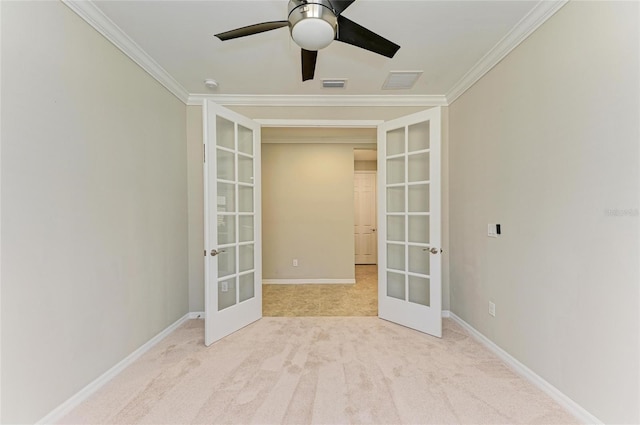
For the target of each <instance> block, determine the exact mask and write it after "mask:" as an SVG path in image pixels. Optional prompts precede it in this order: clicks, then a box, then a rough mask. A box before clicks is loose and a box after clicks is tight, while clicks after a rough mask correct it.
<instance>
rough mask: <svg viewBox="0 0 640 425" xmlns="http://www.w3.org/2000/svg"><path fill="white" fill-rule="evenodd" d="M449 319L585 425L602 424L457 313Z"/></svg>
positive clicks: (452, 314)
mask: <svg viewBox="0 0 640 425" xmlns="http://www.w3.org/2000/svg"><path fill="white" fill-rule="evenodd" d="M449 317H450V318H451V319H452V320H453V321H455V322H456V323H457V324H459V325H460V326H462V327H463V328H464V329H465V330H466V331H467V332H469V333H470V334H471V336H472V337H473V338H475V339H476V340H477V341H479V342H480V343H481V344H483V345H484V346H485V347H487V348H488V349H489V350H490V351H492V352H493V353H494V354H495V355H496V356H498V357H499V358H500V360H502V361H503V362H505V363H506V364H507V366H509V367H510V368H511V369H513V370H514V372H516V373H517V374H519V375H520V376H522V377H523V378H525V379H526V380H528V381H529V382H531V383H532V384H533V385H535V386H536V387H538V388H539V389H541V390H542V391H543V392H545V393H546V394H547V395H548V396H549V397H551V398H552V399H553V400H555V401H556V402H557V403H558V404H559V405H561V406H562V407H564V408H565V409H566V410H567V411H568V412H569V413H571V414H572V415H574V416H575V417H576V418H577V419H578V420H579V421H580V422H581V423H583V424H602V423H604V422H602V421H601V420H600V419H598V418H596V417H595V416H593V415H592V414H591V413H589V412H588V411H587V410H586V409H585V408H584V407H582V406H580V405H579V404H578V403H576V402H575V401H573V400H571V399H570V398H569V397H568V396H567V395H565V394H564V393H563V392H562V391H560V390H559V389H557V388H556V387H554V386H553V385H551V384H550V383H549V382H547V381H546V380H545V379H544V378H542V377H541V376H540V375H538V374H537V373H535V372H534V371H532V370H531V369H529V368H528V367H527V366H525V365H524V364H522V363H520V361H518V360H517V359H516V358H514V357H513V356H512V355H511V354H509V353H507V352H506V351H505V350H503V349H502V348H500V347H499V346H498V345H496V343H494V342H493V341H491V340H490V339H489V338H487V337H486V336H484V335H483V334H481V333H480V332H479V331H478V330H476V329H475V328H474V327H473V326H471V325H470V324H468V323H467V322H465V321H464V320H462V319H461V318H460V317H458V316H457V315H456V314H455V313H453V312H450V314H449Z"/></svg>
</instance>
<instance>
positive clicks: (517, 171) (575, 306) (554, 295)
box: [449, 2, 640, 423]
mask: <svg viewBox="0 0 640 425" xmlns="http://www.w3.org/2000/svg"><path fill="white" fill-rule="evenodd" d="M638 7H639V5H638V3H637V2H628V3H615V2H570V3H568V4H567V5H566V6H565V7H564V8H563V9H561V10H560V11H559V12H558V13H557V14H556V15H555V16H553V17H552V18H551V19H550V20H549V21H547V22H546V23H545V24H544V25H543V26H542V27H540V28H539V29H538V31H536V32H535V33H534V34H533V35H532V36H531V37H529V38H528V39H527V40H526V41H525V42H523V43H522V44H521V45H520V46H519V47H518V48H517V49H515V50H514V51H513V52H512V53H511V54H510V55H509V56H508V57H507V58H505V59H504V60H503V61H502V62H501V63H500V64H499V65H497V66H496V67H495V68H494V69H493V70H492V71H491V72H489V73H488V74H487V75H486V76H485V77H483V78H482V79H481V80H480V81H479V82H478V83H477V84H476V85H475V86H473V87H472V88H471V89H470V90H468V91H467V92H466V93H465V94H464V95H462V97H460V98H459V99H458V100H457V101H456V102H455V103H453V104H452V105H451V106H450V108H449V112H450V115H449V118H450V126H449V129H450V155H451V158H450V165H451V170H450V177H451V182H450V185H451V188H450V189H451V190H450V194H451V199H450V200H451V213H450V216H451V238H450V239H451V240H450V243H451V247H450V249H451V305H452V310H453V312H454V313H455V314H457V315H458V316H460V317H461V318H462V319H464V320H465V321H467V322H468V323H470V324H471V325H472V326H474V327H475V328H476V329H478V330H479V331H481V332H482V333H483V334H484V335H486V336H487V337H489V338H490V339H491V340H493V341H494V342H495V343H496V344H498V345H499V346H500V347H502V348H503V349H505V350H506V351H507V352H509V353H510V354H511V355H513V356H514V357H515V358H517V359H518V360H520V361H521V362H522V363H524V364H525V365H526V366H528V367H529V368H531V369H532V370H533V371H534V372H536V373H537V374H539V375H540V376H542V377H543V378H544V379H546V380H547V381H548V382H550V383H551V384H552V385H554V386H556V387H557V388H558V389H560V390H561V391H562V392H563V393H564V394H566V395H567V396H569V397H570V398H571V399H573V400H574V401H576V402H577V403H579V404H580V405H581V406H583V407H584V408H586V409H587V410H588V411H589V412H591V414H593V415H595V416H596V417H598V418H599V419H600V420H602V421H604V422H605V423H638V422H640V413H639V411H638V409H639V405H640V403H639V400H640V393H639V390H638V384H639V377H640V375H639V362H640V350H639V335H640V328H639V323H640V320H639V316H638V312H639V307H640V306H639V284H638V282H639V281H640V279H639V277H640V276H639V273H638V258H640V249H639V238H638V235H639V233H638V231H639V230H640V226H639V217H638V214H637V211H638V207H639V205H638V201H639V195H640V185H639V181H638V178H639V172H638V171H639V143H638V141H639V140H640V131H639V120H638V117H639V116H640V105H639V93H640V87H639V75H640V67H639V64H638V62H639V58H638V55H639V39H640V37H639V32H638V28H639V27H640V22H639V21H638V16H639V13H638V12H639V11H638ZM628 210H630V212H629V211H628ZM487 223H500V224H502V226H503V229H502V230H503V235H502V236H500V237H499V238H497V239H492V238H488V237H487V233H486V232H487ZM490 300H491V301H494V302H495V303H496V317H495V318H492V317H491V316H489V314H488V302H489V301H490Z"/></svg>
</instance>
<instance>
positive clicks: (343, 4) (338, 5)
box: [329, 0, 356, 15]
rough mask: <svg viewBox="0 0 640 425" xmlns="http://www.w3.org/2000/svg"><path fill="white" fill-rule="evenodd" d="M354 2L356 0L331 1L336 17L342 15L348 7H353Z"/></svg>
mask: <svg viewBox="0 0 640 425" xmlns="http://www.w3.org/2000/svg"><path fill="white" fill-rule="evenodd" d="M354 1H356V0H329V2H330V3H331V6H333V10H334V11H335V12H336V15H339V14H341V13H342V12H343V11H344V10H345V9H346V8H347V7H349V6H351V3H353V2H354Z"/></svg>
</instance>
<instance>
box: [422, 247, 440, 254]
mask: <svg viewBox="0 0 640 425" xmlns="http://www.w3.org/2000/svg"><path fill="white" fill-rule="evenodd" d="M423 251H429V252H430V253H432V254H437V253H439V252H442V250H441V249H438V248H431V249H429V248H424V249H423Z"/></svg>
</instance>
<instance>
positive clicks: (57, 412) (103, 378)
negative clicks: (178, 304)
mask: <svg viewBox="0 0 640 425" xmlns="http://www.w3.org/2000/svg"><path fill="white" fill-rule="evenodd" d="M199 314H202V316H201V317H204V313H197V312H196V313H187V314H185V315H184V316H182V317H181V318H180V319H178V320H176V321H175V322H174V323H173V324H171V325H169V326H168V327H167V328H166V329H165V330H163V331H162V332H160V333H159V334H157V335H156V336H154V337H153V338H151V339H150V340H149V341H147V342H146V343H144V345H142V346H141V347H140V348H138V349H137V350H136V351H134V352H133V353H131V354H129V355H128V356H127V357H125V358H124V359H122V360H121V361H120V362H119V363H118V364H116V365H115V366H113V367H112V368H111V369H109V370H108V371H106V372H105V373H103V374H102V375H100V376H99V377H98V378H96V379H95V380H94V381H93V382H91V383H89V384H88V385H87V386H86V387H84V388H83V389H81V390H80V391H78V392H77V393H76V394H75V395H73V396H71V398H69V399H68V400H67V401H65V402H64V403H62V404H61V405H60V406H58V407H56V408H55V409H53V410H52V411H51V412H49V414H48V415H47V416H45V417H44V418H42V419H40V420H39V421H38V422H36V424H52V423H56V422H58V421H59V420H60V419H62V418H63V417H64V416H65V415H66V414H67V413H69V412H70V411H71V410H73V409H74V408H76V407H77V406H78V405H79V404H80V403H82V402H83V401H85V400H86V399H87V398H89V396H91V395H92V394H93V393H95V392H96V391H98V390H99V389H100V388H102V387H103V386H104V385H105V384H106V383H107V382H109V381H110V380H111V379H113V378H114V377H115V376H116V375H118V374H119V373H120V372H122V371H123V370H124V369H125V368H126V367H127V366H129V365H131V363H133V362H134V361H136V360H137V359H138V358H139V357H140V356H142V355H143V354H144V353H146V352H147V351H149V350H150V349H151V348H152V347H153V346H154V345H156V344H157V343H159V342H160V341H161V340H162V339H164V338H165V337H166V336H167V335H169V334H170V333H171V332H173V331H174V330H176V328H177V327H178V326H180V325H182V324H183V323H184V322H186V321H187V320H189V319H195V318H196V317H197V316H198V315H199ZM192 315H195V316H196V317H192Z"/></svg>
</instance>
